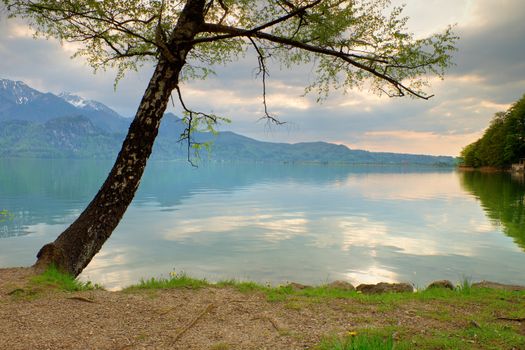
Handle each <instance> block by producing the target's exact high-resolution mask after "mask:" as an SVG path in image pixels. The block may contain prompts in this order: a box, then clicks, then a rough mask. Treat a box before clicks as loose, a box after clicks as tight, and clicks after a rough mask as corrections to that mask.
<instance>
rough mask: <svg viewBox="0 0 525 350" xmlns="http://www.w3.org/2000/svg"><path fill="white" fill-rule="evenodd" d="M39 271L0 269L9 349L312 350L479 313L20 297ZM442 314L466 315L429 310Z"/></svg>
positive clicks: (410, 306)
mask: <svg viewBox="0 0 525 350" xmlns="http://www.w3.org/2000/svg"><path fill="white" fill-rule="evenodd" d="M30 274H31V270H29V269H0V320H1V321H0V349H12V350H15V349H83V350H84V349H121V350H124V349H215V350H226V349H307V348H311V347H312V346H315V344H318V343H319V341H320V339H321V338H322V337H323V336H326V335H328V334H344V333H347V332H348V331H351V330H354V329H363V328H374V327H385V326H389V325H392V326H402V328H403V329H404V330H406V331H407V332H412V333H414V334H420V335H422V336H424V335H425V334H426V333H427V332H429V331H430V330H443V331H447V330H450V329H454V328H459V329H461V328H466V327H469V317H468V315H469V314H470V313H474V312H476V306H475V305H467V304H465V305H462V306H461V305H457V306H454V307H452V306H450V305H446V304H444V303H443V302H442V301H429V302H417V301H414V302H409V303H403V304H402V305H399V307H396V308H395V309H393V310H392V309H388V310H386V309H384V308H383V307H382V306H381V303H376V304H370V303H363V302H360V301H359V300H356V299H352V298H349V299H326V300H323V301H322V302H319V301H315V300H314V301H312V300H310V299H308V298H305V297H297V298H291V299H289V300H286V301H280V302H269V301H267V298H266V296H265V295H263V294H262V293H240V292H238V291H236V290H234V289H233V288H216V287H207V288H203V289H199V290H190V289H184V288H183V289H171V290H157V291H149V292H148V291H140V292H107V291H102V290H95V291H87V292H75V293H65V292H52V291H51V292H50V291H43V292H42V291H40V292H39V291H37V292H38V296H36V297H32V296H31V295H26V296H24V297H20V296H16V295H17V291H20V290H25V288H26V287H27V285H26V282H25V281H26V280H27V277H28V276H30ZM478 308H479V306H478ZM432 310H441V311H446V312H452V313H454V314H457V315H458V316H460V317H452V319H447V320H440V319H439V318H435V319H433V318H431V317H430V318H429V317H422V316H421V315H424V314H426V313H429V312H430V311H432ZM478 311H479V310H478Z"/></svg>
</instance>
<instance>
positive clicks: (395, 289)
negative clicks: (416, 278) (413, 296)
mask: <svg viewBox="0 0 525 350" xmlns="http://www.w3.org/2000/svg"><path fill="white" fill-rule="evenodd" d="M356 289H357V291H359V292H361V293H363V294H379V293H405V292H410V293H412V292H413V291H414V288H413V287H412V286H411V285H410V284H408V283H385V282H380V283H378V284H360V285H358V286H357V288H356Z"/></svg>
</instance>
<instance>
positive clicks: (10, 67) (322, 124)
mask: <svg viewBox="0 0 525 350" xmlns="http://www.w3.org/2000/svg"><path fill="white" fill-rule="evenodd" d="M392 3H393V4H395V5H399V4H405V5H406V7H405V10H404V14H405V15H407V16H408V17H409V18H410V19H409V21H408V28H409V30H410V31H412V32H413V33H414V34H415V35H416V36H417V37H422V36H425V35H429V34H432V33H435V32H440V31H443V30H444V29H445V28H446V27H447V26H448V25H454V24H455V25H456V27H455V32H456V33H457V34H458V35H459V37H460V40H459V42H458V45H457V46H458V51H457V52H455V53H454V60H453V61H454V63H455V65H454V66H453V67H452V68H451V69H449V70H448V72H447V74H446V76H445V79H444V80H439V79H433V80H432V86H431V88H429V89H427V92H428V93H430V94H434V95H435V96H434V97H433V98H431V99H430V100H415V99H411V98H389V97H387V96H381V97H379V96H377V95H374V94H372V93H370V92H369V91H367V90H366V89H361V90H360V89H356V90H351V91H350V92H349V93H348V94H346V95H342V94H339V93H337V92H336V93H334V94H332V95H331V96H330V97H329V98H328V99H327V100H326V101H324V102H323V103H321V104H319V103H317V102H316V97H317V96H316V95H315V94H311V95H306V96H303V94H304V87H305V86H306V85H308V75H309V71H310V70H311V68H309V67H304V66H299V67H293V68H292V69H291V70H287V71H280V69H279V67H277V66H275V65H274V66H271V68H270V77H269V79H268V81H267V102H268V107H269V109H270V112H271V113H272V114H275V115H277V116H278V117H279V119H280V120H282V121H284V122H286V124H284V125H282V126H268V124H267V123H266V122H264V121H261V120H260V118H261V117H262V116H263V105H262V95H261V89H262V85H261V81H260V79H257V77H256V76H255V74H254V70H255V68H256V67H257V62H256V59H255V58H254V57H253V56H251V55H248V56H247V57H246V59H242V60H240V61H238V62H235V63H233V64H230V65H228V66H226V67H222V66H221V67H218V68H217V69H216V72H217V75H216V76H213V77H211V78H209V79H207V80H205V81H193V82H188V83H185V85H184V87H183V90H182V91H183V94H184V97H185V100H186V104H187V105H188V106H189V107H191V108H192V109H194V110H200V111H203V112H213V113H216V114H218V115H221V116H225V117H228V118H230V119H231V120H232V122H231V123H230V124H227V125H223V126H221V127H220V129H221V130H230V131H234V132H237V133H240V134H243V135H246V136H249V137H253V138H256V139H258V140H264V141H271V142H291V143H295V142H307V141H327V142H332V143H337V144H344V145H346V146H348V147H350V148H353V149H365V150H370V151H384V152H402V153H414V154H432V155H452V156H457V155H459V152H460V151H461V149H462V148H463V147H464V146H465V145H467V144H469V143H471V142H473V141H475V140H477V139H478V138H479V137H480V136H481V135H482V134H483V131H484V129H485V128H486V127H487V126H488V124H489V122H490V120H491V119H492V117H493V115H494V114H495V113H496V112H499V111H504V110H506V109H508V108H509V107H510V105H511V104H512V103H513V102H515V101H516V100H518V99H519V98H521V97H522V96H523V94H524V93H525V39H524V38H525V21H523V19H522V16H523V14H525V1H523V0H425V1H421V0H405V1H401V0H399V1H398V0H394V1H392ZM73 53H74V48H73V46H72V45H70V44H65V45H60V43H58V42H57V41H56V40H52V39H51V40H45V39H34V38H33V37H32V35H31V32H30V30H28V28H27V26H26V25H25V24H24V23H23V22H21V21H19V20H12V19H10V20H7V19H6V18H5V16H1V17H0V78H6V79H12V80H21V81H24V82H25V83H26V84H28V85H29V86H31V87H33V88H35V89H37V90H40V91H43V92H53V93H59V92H62V91H68V92H72V93H76V94H78V95H80V96H82V97H84V98H89V99H94V100H97V101H100V102H103V103H104V104H106V105H108V106H109V107H111V108H113V109H115V110H116V111H117V112H119V113H120V114H122V115H124V116H126V117H132V116H133V115H134V114H135V111H136V108H137V106H138V104H139V102H140V98H141V97H142V94H143V92H144V89H145V87H146V86H147V83H148V81H149V78H150V76H151V72H152V69H153V68H152V66H145V67H143V68H142V69H140V70H139V71H138V72H131V73H128V75H127V76H126V77H125V78H124V79H123V80H122V81H121V82H120V83H119V85H118V87H117V89H116V90H114V89H113V81H114V78H115V72H114V71H111V70H108V71H106V72H104V71H99V72H97V73H96V74H94V73H93V70H92V68H91V67H89V66H88V65H87V64H86V63H85V62H84V61H82V59H78V58H76V59H71V58H70V57H71V55H72V54H73ZM169 110H170V111H172V112H174V113H175V114H179V115H180V108H179V107H178V106H175V107H172V106H170V107H169Z"/></svg>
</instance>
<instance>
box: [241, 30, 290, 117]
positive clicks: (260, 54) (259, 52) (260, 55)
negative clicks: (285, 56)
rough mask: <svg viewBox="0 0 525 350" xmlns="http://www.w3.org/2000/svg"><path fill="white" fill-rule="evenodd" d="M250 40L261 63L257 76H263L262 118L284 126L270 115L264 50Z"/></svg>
mask: <svg viewBox="0 0 525 350" xmlns="http://www.w3.org/2000/svg"><path fill="white" fill-rule="evenodd" d="M248 39H249V40H250V41H251V43H252V45H253V47H254V48H255V51H257V60H258V61H259V70H258V71H257V75H262V95H263V105H264V117H262V118H266V119H267V120H268V121H271V122H273V123H275V124H277V125H282V124H284V122H282V121H280V120H279V119H277V118H276V117H274V116H272V115H270V114H269V113H268V105H267V103H266V76H267V75H268V70H267V69H266V62H265V60H266V57H265V56H264V54H263V52H262V50H261V49H260V48H259V47H258V46H257V43H256V42H255V40H253V39H252V38H251V37H248ZM262 118H261V119H262Z"/></svg>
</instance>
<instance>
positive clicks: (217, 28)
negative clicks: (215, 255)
mask: <svg viewBox="0 0 525 350" xmlns="http://www.w3.org/2000/svg"><path fill="white" fill-rule="evenodd" d="M2 1H3V2H4V3H5V4H6V6H7V9H8V11H9V14H10V16H20V17H23V18H25V19H26V20H28V22H29V24H30V25H31V26H32V27H33V28H34V30H35V33H36V35H40V36H45V37H54V38H58V39H59V40H61V41H66V42H76V43H79V44H80V45H79V46H78V50H77V51H76V53H75V55H74V56H83V57H85V58H86V59H87V61H88V62H89V64H90V65H91V66H92V67H93V68H95V69H106V68H108V67H114V68H117V70H118V74H117V81H118V80H119V79H120V78H122V77H123V76H124V74H125V73H126V71H128V70H130V69H131V70H133V69H138V68H139V67H140V66H141V65H142V64H144V63H145V62H148V61H150V62H156V61H157V60H158V59H159V57H160V56H165V57H166V58H168V59H170V58H172V56H173V52H172V51H173V49H172V48H170V35H171V34H172V31H173V28H175V26H176V24H177V22H178V21H179V19H180V15H181V11H182V9H183V8H184V6H185V4H186V3H187V1H170V0H129V1H115V0H109V1H108V0H104V1H100V0H80V1H70V0H65V1H64V0H38V1H35V0H30V1H28V0H2ZM389 7H390V1H388V0H362V1H355V0H351V1H342V0H315V1H313V0H310V1H305V0H294V1H286V0H264V1H263V0H259V1H253V0H218V1H217V0H209V1H206V4H205V7H204V23H203V25H202V26H201V28H199V30H198V33H197V35H196V36H195V37H194V38H193V39H192V40H191V45H192V50H191V51H190V52H189V53H188V56H187V58H186V64H185V65H184V68H183V71H182V72H181V80H189V79H195V78H206V77H207V76H208V75H209V74H210V73H213V72H214V70H213V67H214V66H215V65H217V64H226V63H230V62H232V61H234V60H236V59H238V58H239V57H243V56H245V55H246V53H247V52H248V51H250V50H253V52H255V53H256V54H257V56H258V62H257V64H258V66H259V69H260V73H261V77H262V79H263V83H266V81H264V80H265V78H266V76H267V66H266V62H267V61H268V60H270V59H271V60H274V61H277V62H278V63H280V65H281V67H283V68H292V67H293V66H295V65H298V64H312V65H313V66H314V67H315V68H314V72H315V75H314V78H313V79H312V81H311V82H310V83H309V84H308V85H307V86H306V87H305V88H306V92H311V91H313V92H316V93H317V94H318V97H319V99H323V98H325V97H326V96H327V95H328V94H329V92H330V91H332V90H340V91H344V92H346V91H347V90H348V89H351V88H354V87H358V86H361V85H362V84H363V83H365V82H366V83H368V84H369V85H368V87H369V88H370V90H371V91H373V92H376V93H379V94H387V95H389V96H403V95H410V96H413V97H419V98H429V97H430V96H429V95H428V94H426V93H425V91H424V88H425V87H426V86H428V78H430V77H432V76H436V75H437V76H439V77H442V76H443V74H444V71H445V69H446V68H447V67H449V66H450V64H451V57H452V56H451V53H452V52H453V51H454V50H455V46H454V45H455V41H456V39H457V37H456V36H455V35H454V33H453V32H452V29H451V27H449V28H446V29H445V30H444V32H443V33H437V34H434V35H432V36H429V37H427V38H415V37H414V35H413V34H411V33H410V32H409V31H408V29H407V28H406V23H407V17H404V16H403V14H402V10H403V7H393V8H392V9H389ZM389 11H390V13H389V14H388V12H389ZM263 95H264V91H263ZM180 97H182V96H180ZM264 97H265V96H263V98H264ZM265 112H266V115H265V116H266V117H270V115H269V114H268V111H267V109H265ZM196 117H197V118H199V117H204V115H196ZM273 120H274V121H276V119H273Z"/></svg>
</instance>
